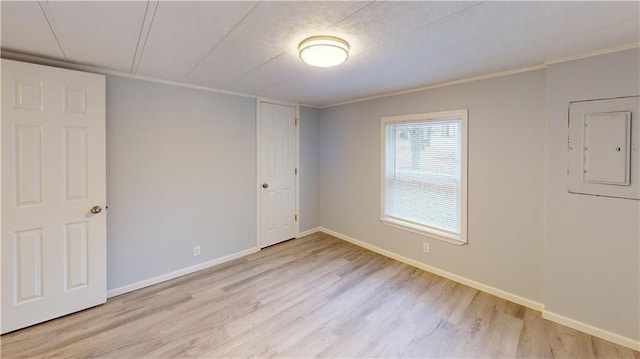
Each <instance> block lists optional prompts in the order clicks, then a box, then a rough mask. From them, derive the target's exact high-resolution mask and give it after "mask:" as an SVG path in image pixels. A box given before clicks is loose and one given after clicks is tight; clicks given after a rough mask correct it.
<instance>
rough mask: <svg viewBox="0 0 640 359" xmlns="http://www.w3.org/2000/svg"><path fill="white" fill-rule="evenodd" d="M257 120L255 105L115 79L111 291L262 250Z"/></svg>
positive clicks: (110, 117) (110, 84)
mask: <svg viewBox="0 0 640 359" xmlns="http://www.w3.org/2000/svg"><path fill="white" fill-rule="evenodd" d="M255 116H256V112H255V100H254V99H251V98H245V97H239V96H230V95H225V94H219V93H214V92H207V91H201V90H194V89H188V88H182V87H177V86H170V85H164V84H158V83H154V82H148V81H141V80H134V79H128V78H123V77H114V76H108V77H107V203H108V205H109V210H108V228H107V233H108V241H107V256H108V257H107V260H108V266H107V267H108V273H107V278H108V288H109V289H113V288H117V287H120V286H123V285H127V284H131V283H135V282H138V281H140V280H144V279H148V278H152V277H154V276H158V275H162V274H166V273H169V272H172V271H175V270H179V269H183V268H185V267H189V266H192V265H195V264H198V263H201V262H206V261H209V260H212V259H215V258H219V257H222V256H224V255H228V254H231V253H235V252H238V251H241V250H245V249H249V248H252V247H255V245H256V228H255V227H256V226H255V223H256V207H255V203H256V198H255V194H256V191H255V176H256V172H255V171H256V170H255V168H256V166H255V163H256V147H255V138H256V132H255V131H256V130H255ZM195 245H200V246H201V250H202V255H201V256H199V257H194V256H193V246H195Z"/></svg>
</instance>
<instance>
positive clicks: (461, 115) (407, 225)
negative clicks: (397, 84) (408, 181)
mask: <svg viewBox="0 0 640 359" xmlns="http://www.w3.org/2000/svg"><path fill="white" fill-rule="evenodd" d="M468 117H469V110H468V109H463V110H452V111H441V112H430V113H419V114H414V115H402V116H388V117H382V118H381V131H380V132H381V137H380V138H381V143H382V146H381V147H382V152H381V163H382V167H381V171H380V173H381V179H382V181H381V187H380V199H381V203H380V205H381V206H380V220H381V221H382V223H384V224H385V225H388V226H391V227H394V228H398V229H402V230H405V231H409V232H412V233H416V234H419V235H422V236H425V237H429V238H433V239H438V240H442V241H445V242H449V243H453V244H457V245H463V244H466V243H467V177H468V170H467V148H468ZM452 119H456V120H458V119H459V120H460V122H461V123H460V131H461V135H460V139H461V148H460V151H461V153H460V161H461V163H460V177H461V179H460V202H461V203H460V234H459V235H457V234H454V233H449V232H447V231H443V230H439V229H438V228H434V227H429V226H427V225H424V224H420V223H415V222H411V221H408V220H403V219H400V218H396V217H391V216H387V214H386V213H385V208H386V207H385V199H386V194H385V188H386V185H387V183H386V149H387V141H386V126H387V125H389V124H399V123H411V122H416V123H425V122H432V121H434V122H435V121H444V120H452Z"/></svg>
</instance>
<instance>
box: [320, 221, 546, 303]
mask: <svg viewBox="0 0 640 359" xmlns="http://www.w3.org/2000/svg"><path fill="white" fill-rule="evenodd" d="M320 231H322V232H325V233H327V234H330V235H332V236H334V237H337V238H340V239H342V240H344V241H347V242H349V243H353V244H355V245H357V246H360V247H362V248H366V249H368V250H370V251H373V252H376V253H379V254H382V255H383V256H386V257H389V258H393V259H395V260H397V261H400V262H403V263H406V264H408V265H411V266H414V267H416V268H420V269H422V270H424V271H427V272H430V273H433V274H437V275H439V276H441V277H444V278H447V279H450V280H452V281H454V282H458V283H461V284H464V285H467V286H469V287H471V288H475V289H477V290H480V291H483V292H486V293H489V294H492V295H495V296H496V297H500V298H502V299H506V300H508V301H511V302H514V303H518V304H520V305H523V306H525V307H527V308H531V309H533V310H537V311H542V310H544V305H543V304H542V303H540V302H536V301H534V300H531V299H527V298H524V297H521V296H519V295H516V294H513V293H509V292H507V291H504V290H502V289H498V288H495V287H492V286H490V285H486V284H483V283H480V282H476V281H474V280H471V279H468V278H465V277H463V276H460V275H457V274H454V273H451V272H447V271H445V270H442V269H439V268H436V267H432V266H430V265H428V264H424V263H422V262H419V261H417V260H415V259H411V258H407V257H405V256H401V255H399V254H396V253H393V252H391V251H388V250H386V249H382V248H380V247H376V246H374V245H371V244H369V243H365V242H362V241H359V240H357V239H355V238H351V237H349V236H346V235H344V234H342V233H338V232H335V231H332V230H330V229H327V228H323V227H320Z"/></svg>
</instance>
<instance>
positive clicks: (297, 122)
mask: <svg viewBox="0 0 640 359" xmlns="http://www.w3.org/2000/svg"><path fill="white" fill-rule="evenodd" d="M296 126H298V119H297V118H296Z"/></svg>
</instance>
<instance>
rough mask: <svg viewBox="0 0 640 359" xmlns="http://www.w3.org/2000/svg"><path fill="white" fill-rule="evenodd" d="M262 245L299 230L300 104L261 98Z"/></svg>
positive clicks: (277, 240) (272, 242)
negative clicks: (298, 139) (298, 122)
mask: <svg viewBox="0 0 640 359" xmlns="http://www.w3.org/2000/svg"><path fill="white" fill-rule="evenodd" d="M259 105H260V108H259V118H258V120H259V121H260V126H259V128H260V134H259V136H260V156H259V161H260V164H259V166H260V183H259V185H260V189H259V190H260V209H259V211H260V247H261V248H264V247H267V246H270V245H272V244H276V243H280V242H282V241H285V240H287V239H291V238H294V237H295V236H296V235H297V234H298V215H297V213H296V206H297V181H296V176H297V168H296V166H297V158H298V144H297V142H298V141H297V133H298V132H297V121H296V115H297V108H296V107H294V106H288V105H281V104H274V103H269V102H263V101H260V102H259Z"/></svg>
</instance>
